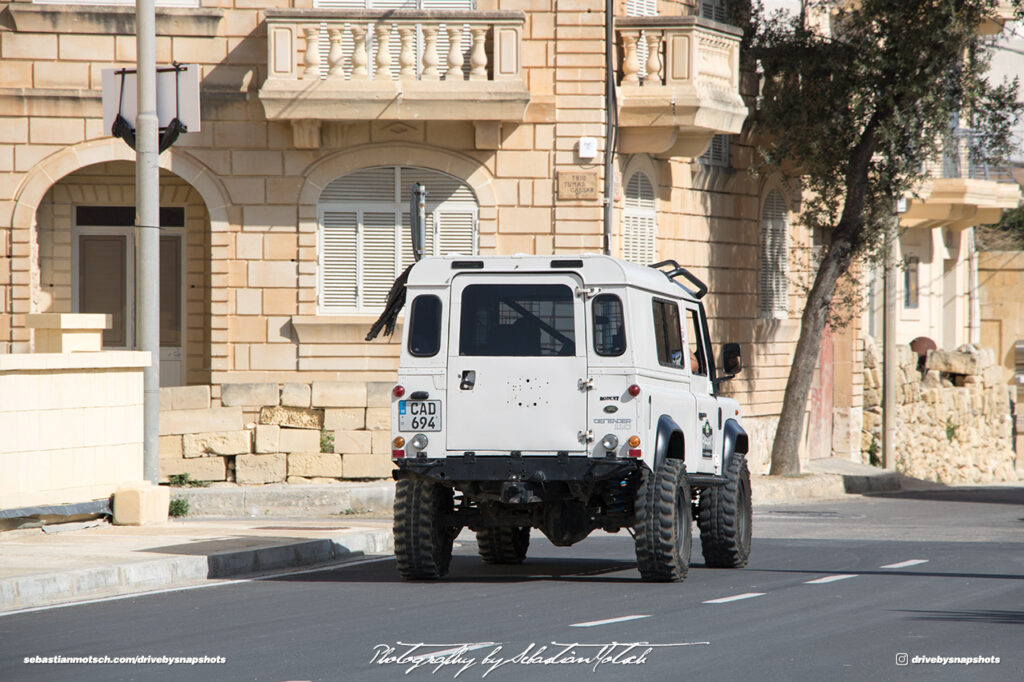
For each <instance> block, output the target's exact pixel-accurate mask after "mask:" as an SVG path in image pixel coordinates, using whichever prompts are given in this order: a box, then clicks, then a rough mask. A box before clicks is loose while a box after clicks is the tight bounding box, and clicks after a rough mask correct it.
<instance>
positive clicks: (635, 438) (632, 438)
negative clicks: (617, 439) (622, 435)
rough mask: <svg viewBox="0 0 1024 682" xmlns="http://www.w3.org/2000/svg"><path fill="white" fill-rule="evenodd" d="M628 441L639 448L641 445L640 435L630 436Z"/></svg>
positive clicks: (630, 445) (633, 446) (632, 446)
mask: <svg viewBox="0 0 1024 682" xmlns="http://www.w3.org/2000/svg"><path fill="white" fill-rule="evenodd" d="M627 442H628V443H629V447H631V448H638V447H640V436H630V437H629V440H628V441H627Z"/></svg>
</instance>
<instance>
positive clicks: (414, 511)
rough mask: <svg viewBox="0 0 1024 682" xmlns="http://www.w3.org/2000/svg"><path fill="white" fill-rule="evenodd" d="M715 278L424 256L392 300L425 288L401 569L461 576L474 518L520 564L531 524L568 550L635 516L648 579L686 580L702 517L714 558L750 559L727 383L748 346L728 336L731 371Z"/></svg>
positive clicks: (417, 574)
mask: <svg viewBox="0 0 1024 682" xmlns="http://www.w3.org/2000/svg"><path fill="white" fill-rule="evenodd" d="M679 277H682V278H684V280H686V284H685V285H684V284H681V283H680V282H678V281H676V280H677V278H679ZM403 286H404V292H403V291H401V290H402V288H403ZM706 292H707V287H706V286H705V285H704V284H703V283H702V282H701V281H700V280H699V279H697V278H696V277H694V276H693V275H692V274H691V273H689V272H688V271H686V270H685V269H684V268H681V267H679V266H678V264H676V263H675V262H674V261H667V262H664V263H658V264H656V265H653V266H651V267H642V266H639V265H634V264H632V263H627V262H625V261H621V260H618V259H615V258H611V257H608V256H599V255H584V256H579V257H558V256H555V257H552V256H488V257H477V258H463V257H440V258H425V259H423V260H422V261H420V262H418V263H417V264H415V265H414V266H412V268H411V269H410V270H409V271H408V272H407V273H406V277H404V278H401V279H400V280H399V282H396V286H395V289H393V290H392V296H391V297H390V300H389V303H390V304H391V308H392V309H393V313H394V315H397V308H398V307H401V305H402V301H403V300H408V309H407V318H406V324H405V329H404V332H403V339H402V351H401V360H400V365H399V370H398V384H397V385H396V386H395V388H394V391H393V399H392V421H391V428H392V432H393V436H394V440H393V441H392V453H391V454H392V458H393V461H394V462H395V464H396V465H397V466H398V469H397V470H396V471H395V478H396V479H397V490H396V496H395V521H394V536H395V556H396V557H397V560H398V570H399V572H400V573H401V575H402V576H403V577H404V578H407V579H430V578H438V577H441V576H443V575H445V574H446V573H447V571H448V565H449V563H450V560H451V553H452V541H453V540H454V538H455V537H456V535H458V533H459V532H460V530H461V529H462V528H463V527H468V528H470V529H472V530H474V531H475V532H476V536H477V541H478V544H479V551H480V556H481V557H482V558H483V560H484V561H486V562H489V563H503V564H515V563H520V562H522V561H523V560H524V558H525V557H526V551H527V546H528V544H529V541H530V529H531V528H539V529H540V530H541V532H543V533H544V535H545V536H547V538H548V539H549V540H550V541H551V542H552V543H554V544H555V545H559V546H568V545H572V544H574V543H576V542H579V541H580V540H582V539H583V538H585V537H587V535H588V534H589V533H590V532H591V531H593V530H595V529H598V528H601V529H604V530H606V531H610V532H616V531H618V530H620V529H622V528H627V529H632V534H633V536H634V538H635V541H636V558H637V565H638V567H639V569H640V574H641V576H642V577H643V579H644V580H648V581H671V580H682V579H683V578H685V577H686V572H687V568H688V567H689V563H690V544H691V522H692V518H693V517H696V519H697V525H698V527H699V528H700V537H701V543H702V546H703V553H704V558H705V560H706V563H707V565H708V566H715V567H740V566H743V565H745V564H746V563H747V558H748V556H749V554H750V542H751V506H750V474H749V472H748V470H747V464H746V459H745V456H744V455H745V453H746V452H747V449H748V443H747V434H746V433H745V432H744V430H743V428H742V427H741V426H740V410H739V404H738V403H737V402H736V401H735V400H732V399H730V398H723V397H720V396H719V395H718V386H719V383H720V382H722V381H724V380H726V379H729V378H731V377H732V376H734V375H735V374H736V373H737V372H738V371H739V370H740V366H741V361H740V351H739V346H738V345H737V344H725V346H724V348H723V352H722V356H723V363H722V367H721V368H717V369H716V367H715V364H714V356H713V354H712V350H711V343H710V339H711V337H710V335H709V333H708V326H707V318H706V316H705V313H704V307H703V305H702V304H701V300H700V299H701V297H702V296H703V295H704V294H705V293H706ZM402 293H404V294H405V296H404V297H403V296H401V294H402ZM396 304H397V307H396ZM391 319H392V322H393V320H394V317H393V316H392V318H391ZM371 333H373V332H371ZM691 515H692V516H691Z"/></svg>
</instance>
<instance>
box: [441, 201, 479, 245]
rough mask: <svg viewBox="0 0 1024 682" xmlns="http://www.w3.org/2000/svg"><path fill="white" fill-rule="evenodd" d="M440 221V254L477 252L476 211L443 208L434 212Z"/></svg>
mask: <svg viewBox="0 0 1024 682" xmlns="http://www.w3.org/2000/svg"><path fill="white" fill-rule="evenodd" d="M434 219H435V220H436V221H437V223H438V241H439V247H440V248H439V255H449V254H455V253H458V254H461V255H464V256H472V255H474V254H475V253H476V212H475V211H473V212H470V211H464V210H441V211H438V212H437V213H435V214H434Z"/></svg>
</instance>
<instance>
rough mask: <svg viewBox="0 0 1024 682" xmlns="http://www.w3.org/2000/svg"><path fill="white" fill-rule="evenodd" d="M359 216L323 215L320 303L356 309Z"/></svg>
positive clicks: (339, 212)
mask: <svg viewBox="0 0 1024 682" xmlns="http://www.w3.org/2000/svg"><path fill="white" fill-rule="evenodd" d="M357 230H358V216H357V214H356V213H354V212H348V211H324V212H323V213H322V214H321V217H320V263H319V274H320V306H321V307H322V308H348V309H352V308H355V307H356V305H357V304H358V289H357V286H358V281H359V280H358V272H357V262H356V253H357V245H356V241H357Z"/></svg>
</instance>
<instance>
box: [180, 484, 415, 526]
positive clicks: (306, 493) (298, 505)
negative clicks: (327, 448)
mask: <svg viewBox="0 0 1024 682" xmlns="http://www.w3.org/2000/svg"><path fill="white" fill-rule="evenodd" d="M171 498H172V499H183V500H186V501H187V502H188V505H189V513H188V518H257V517H268V518H269V517H274V518H289V517H293V518H294V517H302V518H324V517H334V518H337V517H338V516H347V515H350V514H385V515H387V516H390V515H391V509H392V506H393V505H394V502H395V483H394V481H380V482H375V483H346V484H342V485H337V484H334V485H293V484H287V483H279V484H273V485H264V486H253V487H245V486H231V487H222V488H171Z"/></svg>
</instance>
